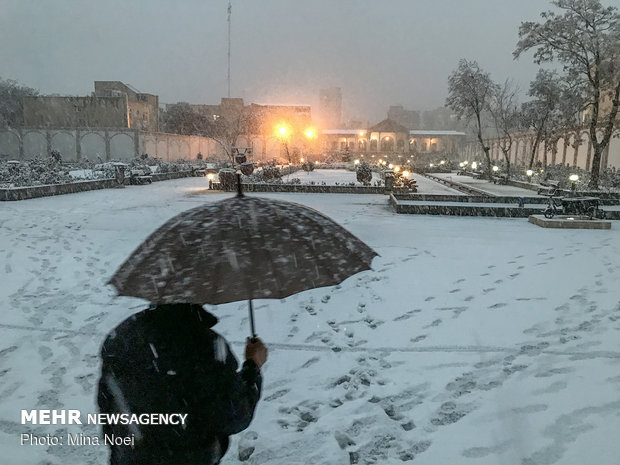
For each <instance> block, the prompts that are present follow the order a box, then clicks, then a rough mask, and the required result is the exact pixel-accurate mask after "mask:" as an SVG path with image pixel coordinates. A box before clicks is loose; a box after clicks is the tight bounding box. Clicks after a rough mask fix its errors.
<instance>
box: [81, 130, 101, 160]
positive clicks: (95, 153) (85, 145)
mask: <svg viewBox="0 0 620 465" xmlns="http://www.w3.org/2000/svg"><path fill="white" fill-rule="evenodd" d="M81 139H82V140H81V142H80V145H81V155H82V158H84V159H87V160H90V161H94V162H101V161H102V160H105V138H104V137H103V135H102V134H99V133H97V132H87V133H85V134H83V135H82V136H81Z"/></svg>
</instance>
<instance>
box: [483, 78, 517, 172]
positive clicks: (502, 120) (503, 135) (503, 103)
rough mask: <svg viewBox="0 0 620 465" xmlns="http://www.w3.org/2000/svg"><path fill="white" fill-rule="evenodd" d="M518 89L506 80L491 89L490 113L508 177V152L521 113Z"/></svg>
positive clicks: (510, 148)
mask: <svg viewBox="0 0 620 465" xmlns="http://www.w3.org/2000/svg"><path fill="white" fill-rule="evenodd" d="M518 92H519V88H518V87H517V86H516V85H515V84H514V82H513V81H511V80H509V79H507V80H506V81H504V83H503V84H502V85H498V86H495V87H494V88H493V94H492V95H491V104H490V111H491V116H492V117H493V122H494V125H495V132H496V133H497V138H498V140H499V148H500V150H501V151H502V154H503V155H504V160H505V161H506V176H507V177H510V151H511V150H512V145H513V142H514V136H513V134H514V133H515V131H517V130H518V129H519V127H520V126H521V121H522V120H521V112H520V111H519V106H518V104H517V94H518Z"/></svg>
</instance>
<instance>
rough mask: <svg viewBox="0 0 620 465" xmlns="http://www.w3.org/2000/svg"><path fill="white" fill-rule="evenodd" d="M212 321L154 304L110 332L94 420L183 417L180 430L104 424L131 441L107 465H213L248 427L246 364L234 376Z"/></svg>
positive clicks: (253, 387)
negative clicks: (158, 415) (126, 415)
mask: <svg viewBox="0 0 620 465" xmlns="http://www.w3.org/2000/svg"><path fill="white" fill-rule="evenodd" d="M215 323H217V319H216V318H215V317H214V316H213V315H211V314H210V313H208V312H206V311H205V310H204V309H203V308H202V307H201V306H199V305H193V304H170V305H160V306H157V307H155V308H151V309H148V310H144V311H142V312H140V313H137V314H135V315H133V316H132V317H130V318H128V319H127V320H125V321H124V322H122V323H121V324H120V325H119V326H117V327H116V328H115V329H114V330H113V331H112V332H111V333H110V334H109V335H108V337H107V339H106V340H105V342H104V344H103V347H102V349H101V358H102V360H103V366H102V370H101V378H100V380H99V393H98V403H99V409H100V411H101V413H136V414H140V413H187V414H188V416H187V419H186V425H178V426H171V425H166V426H164V425H157V426H155V425H150V426H145V425H105V426H104V427H103V432H104V434H107V435H111V434H115V435H116V436H126V437H131V435H132V434H133V437H134V438H135V441H134V442H135V445H134V446H133V447H132V446H113V447H112V448H111V459H110V463H111V464H113V465H129V464H131V465H143V464H144V465H158V464H161V465H163V464H166V465H207V464H214V463H218V461H219V459H220V458H221V457H222V456H223V455H224V453H225V452H226V449H227V448H228V436H229V435H231V434H234V433H238V432H240V431H243V430H244V429H245V428H247V427H248V425H249V424H250V421H251V420H252V417H253V415H254V409H255V408H256V404H257V402H258V399H259V397H260V392H261V375H260V370H259V369H258V366H257V365H256V363H254V362H253V361H251V360H250V361H246V362H245V363H244V364H243V368H242V370H241V371H240V372H237V369H238V363H237V360H236V359H235V356H234V355H233V354H232V353H231V351H230V348H229V346H228V344H227V342H226V340H225V339H224V338H223V337H221V336H220V335H218V334H217V333H215V332H214V331H212V330H211V329H210V328H211V327H212V326H213V325H215Z"/></svg>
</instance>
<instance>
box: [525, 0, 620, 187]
mask: <svg viewBox="0 0 620 465" xmlns="http://www.w3.org/2000/svg"><path fill="white" fill-rule="evenodd" d="M552 4H553V5H555V6H556V7H557V8H559V9H560V10H561V11H560V12H559V13H556V12H554V11H547V12H544V13H542V14H541V17H542V19H543V20H544V22H542V23H536V22H524V23H521V26H520V28H519V38H520V40H519V42H518V43H517V48H516V50H515V51H514V54H513V55H514V57H515V58H518V57H519V56H520V55H521V54H522V53H523V52H525V51H527V50H530V49H536V52H535V54H534V61H535V62H536V63H539V64H540V63H545V62H552V61H555V60H557V61H559V62H560V63H561V64H562V65H563V67H564V71H565V73H566V81H567V82H571V83H573V84H574V85H573V88H574V90H575V92H579V94H580V95H581V96H582V97H583V99H584V102H585V104H586V111H585V113H584V120H585V123H586V124H587V125H588V126H589V133H590V139H591V141H592V147H593V149H594V155H593V158H592V176H591V178H590V187H591V188H594V189H596V188H598V181H599V173H600V168H601V156H602V153H603V151H604V150H605V148H606V147H607V146H608V145H609V141H610V139H611V136H612V133H613V130H614V126H615V125H617V120H616V117H617V115H618V107H619V105H620V15H619V14H618V9H617V8H615V7H604V6H603V5H602V4H601V2H600V0H555V1H553V2H552ZM606 105H608V107H609V109H608V111H602V110H603V109H604V108H605V106H606Z"/></svg>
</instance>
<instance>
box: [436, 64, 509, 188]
mask: <svg viewBox="0 0 620 465" xmlns="http://www.w3.org/2000/svg"><path fill="white" fill-rule="evenodd" d="M496 87H497V84H495V83H494V82H493V81H492V80H491V77H490V75H489V73H487V72H485V71H483V70H482V69H481V68H480V66H479V65H478V63H477V62H476V61H468V60H465V59H462V60H460V61H459V65H458V68H457V69H456V70H455V71H453V72H452V74H451V75H450V77H449V78H448V88H449V90H448V92H449V93H448V98H447V99H446V105H447V106H448V107H450V108H451V109H452V110H454V112H455V113H456V115H457V116H458V117H459V119H466V120H467V121H470V122H471V121H474V124H475V132H476V136H477V138H478V142H480V145H481V147H482V150H483V152H484V155H485V158H486V162H487V169H486V175H487V176H488V177H489V179H491V173H492V170H491V154H490V147H489V145H488V143H487V142H485V140H484V135H483V124H484V123H483V120H484V114H485V113H486V112H488V111H489V110H490V104H491V100H492V96H493V94H494V92H495V89H496Z"/></svg>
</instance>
